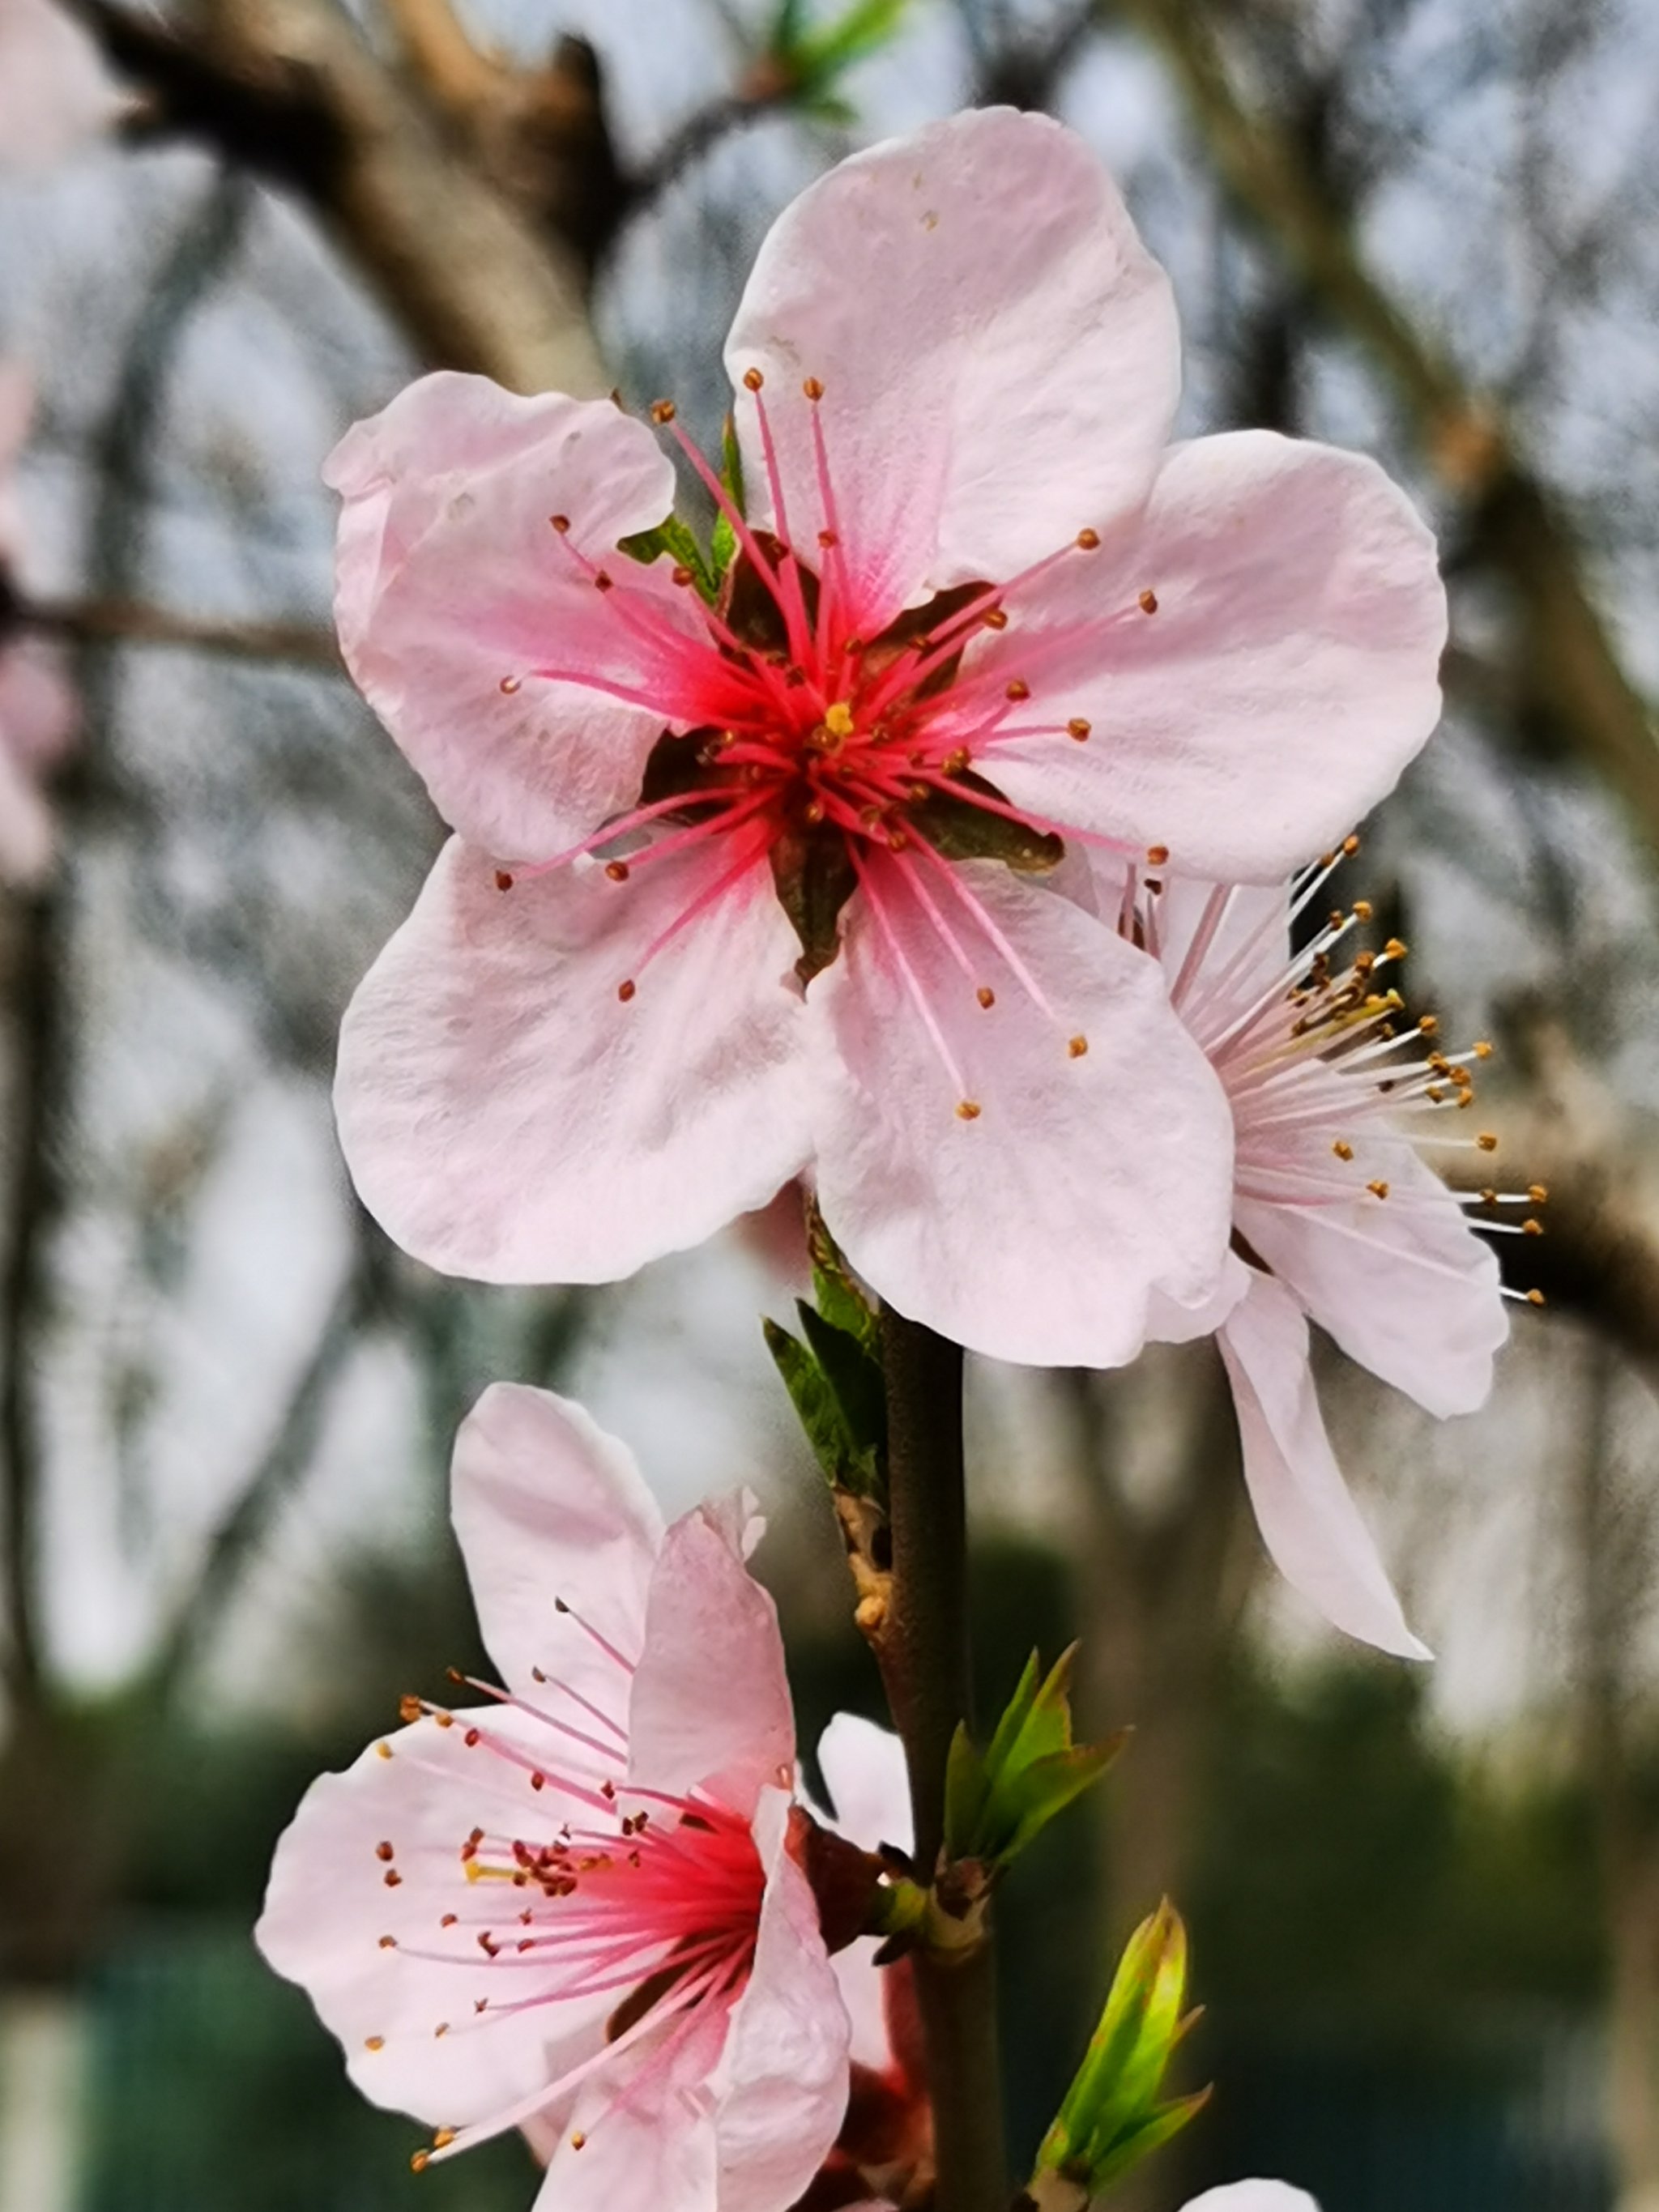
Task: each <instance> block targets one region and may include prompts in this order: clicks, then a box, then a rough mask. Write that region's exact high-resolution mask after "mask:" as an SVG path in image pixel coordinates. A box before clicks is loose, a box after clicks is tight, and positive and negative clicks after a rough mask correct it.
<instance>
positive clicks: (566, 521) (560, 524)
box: [547, 514, 570, 538]
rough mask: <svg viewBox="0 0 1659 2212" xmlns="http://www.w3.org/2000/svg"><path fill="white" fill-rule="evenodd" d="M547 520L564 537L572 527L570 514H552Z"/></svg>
mask: <svg viewBox="0 0 1659 2212" xmlns="http://www.w3.org/2000/svg"><path fill="white" fill-rule="evenodd" d="M547 520H548V521H549V523H550V526H552V528H553V529H555V530H556V531H557V532H558V533H559V535H560V537H561V538H562V537H564V536H565V534H566V533H567V532H568V530H569V528H570V517H569V516H568V514H550V515H549V516H548V518H547Z"/></svg>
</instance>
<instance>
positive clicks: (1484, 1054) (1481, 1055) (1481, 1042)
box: [1474, 1037, 1492, 1060]
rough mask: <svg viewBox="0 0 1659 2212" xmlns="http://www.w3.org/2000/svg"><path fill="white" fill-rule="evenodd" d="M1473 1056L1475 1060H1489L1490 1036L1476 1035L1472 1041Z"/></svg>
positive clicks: (1490, 1050) (1490, 1049)
mask: <svg viewBox="0 0 1659 2212" xmlns="http://www.w3.org/2000/svg"><path fill="white" fill-rule="evenodd" d="M1474 1056H1475V1058H1476V1059H1477V1060H1490V1059H1491V1058H1492V1039H1491V1038H1490V1037H1476V1039H1475V1041H1474Z"/></svg>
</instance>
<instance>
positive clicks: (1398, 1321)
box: [1238, 1135, 1509, 1419]
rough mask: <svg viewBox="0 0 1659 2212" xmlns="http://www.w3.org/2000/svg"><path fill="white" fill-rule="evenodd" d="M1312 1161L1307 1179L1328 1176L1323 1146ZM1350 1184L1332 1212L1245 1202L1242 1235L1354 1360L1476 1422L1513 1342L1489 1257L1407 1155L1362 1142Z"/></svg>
mask: <svg viewBox="0 0 1659 2212" xmlns="http://www.w3.org/2000/svg"><path fill="white" fill-rule="evenodd" d="M1305 1149H1306V1151H1307V1152H1308V1154H1309V1172H1310V1176H1312V1175H1314V1174H1316V1173H1319V1174H1324V1173H1327V1172H1328V1167H1329V1146H1328V1144H1327V1143H1325V1142H1324V1141H1323V1139H1312V1140H1309V1141H1308V1143H1307V1145H1306V1147H1305ZM1353 1173H1354V1179H1355V1186H1356V1188H1355V1195H1354V1196H1353V1197H1352V1199H1349V1200H1344V1201H1340V1202H1337V1203H1333V1204H1325V1205H1310V1206H1269V1205H1265V1204H1262V1203H1261V1202H1259V1201H1256V1200H1240V1202H1239V1206H1238V1226H1239V1229H1240V1231H1241V1232H1242V1233H1243V1236H1244V1237H1247V1238H1248V1239H1249V1243H1250V1244H1251V1245H1252V1247H1253V1248H1254V1249H1255V1251H1257V1252H1258V1253H1260V1255H1261V1257H1262V1259H1263V1260H1265V1261H1267V1265H1268V1266H1269V1267H1271V1268H1272V1269H1273V1273H1274V1274H1275V1275H1277V1276H1279V1278H1280V1279H1281V1280H1282V1281H1283V1282H1284V1283H1285V1285H1286V1286H1287V1287H1288V1288H1289V1289H1290V1290H1291V1291H1294V1292H1295V1294H1296V1297H1297V1299H1298V1300H1299V1301H1300V1303H1301V1304H1303V1305H1304V1307H1305V1308H1306V1309H1307V1310H1308V1312H1309V1313H1310V1314H1311V1315H1312V1316H1313V1318H1314V1319H1315V1320H1316V1322H1318V1323H1319V1325H1320V1327H1321V1328H1322V1329H1324V1330H1325V1332H1326V1333H1327V1334H1328V1335H1329V1336H1332V1337H1334V1339H1335V1340H1336V1342H1337V1343H1338V1344H1340V1346H1341V1347H1342V1349H1343V1351H1344V1352H1346V1353H1347V1355H1348V1357H1349V1358H1350V1359H1357V1360H1358V1362H1359V1364H1360V1365H1361V1366H1362V1367H1369V1368H1370V1371H1371V1373H1372V1374H1373V1375H1378V1376H1381V1377H1382V1378H1383V1381H1384V1382H1385V1383H1392V1384H1393V1385H1394V1387H1395V1389H1396V1390H1403V1391H1404V1392H1405V1393H1406V1395H1407V1396H1408V1397H1411V1398H1414V1399H1415V1400H1416V1401H1417V1402H1418V1404H1419V1406H1421V1407H1423V1408H1424V1409H1425V1412H1428V1413H1434V1414H1436V1415H1437V1416H1438V1417H1439V1418H1441V1419H1445V1418H1446V1417H1447V1416H1448V1415H1449V1414H1452V1413H1473V1412H1474V1409H1475V1407H1477V1406H1480V1405H1484V1404H1485V1402H1486V1397H1487V1395H1488V1393H1489V1392H1490V1391H1491V1389H1492V1358H1493V1355H1494V1354H1495V1353H1496V1352H1497V1351H1498V1346H1500V1345H1501V1344H1503V1342H1504V1340H1505V1339H1506V1337H1507V1336H1508V1334H1509V1319H1508V1316H1507V1315H1506V1314H1505V1312H1504V1300H1503V1297H1502V1294H1501V1292H1500V1291H1499V1289H1498V1262H1497V1261H1496V1260H1495V1259H1494V1258H1493V1256H1492V1250H1491V1248H1490V1246H1488V1245H1486V1244H1485V1243H1482V1241H1481V1239H1480V1237H1479V1236H1478V1235H1477V1234H1476V1233H1475V1231H1474V1229H1473V1228H1472V1227H1471V1226H1470V1224H1469V1220H1468V1215H1467V1213H1466V1212H1465V1209H1464V1208H1463V1207H1462V1206H1460V1205H1459V1203H1458V1201H1457V1200H1456V1199H1455V1198H1454V1197H1453V1195H1452V1194H1451V1193H1450V1192H1449V1190H1448V1189H1447V1188H1446V1187H1445V1185H1444V1184H1443V1182H1441V1181H1440V1178H1439V1177H1438V1176H1437V1175H1434V1174H1433V1173H1431V1170H1429V1169H1428V1168H1426V1167H1425V1165H1424V1164H1423V1163H1422V1162H1421V1161H1420V1160H1419V1158H1418V1157H1417V1154H1416V1152H1414V1151H1413V1148H1412V1147H1411V1146H1409V1145H1407V1144H1405V1143H1403V1142H1401V1141H1398V1140H1395V1139H1370V1140H1367V1139H1364V1137H1363V1135H1362V1136H1361V1137H1360V1138H1359V1139H1357V1152H1356V1158H1355V1162H1354V1168H1353ZM1373 1179H1375V1180H1376V1181H1379V1182H1384V1183H1386V1184H1387V1186H1388V1190H1389V1195H1388V1197H1387V1198H1385V1199H1378V1198H1376V1197H1375V1196H1374V1195H1373V1194H1371V1193H1370V1191H1369V1190H1368V1189H1366V1188H1364V1184H1365V1183H1366V1182H1370V1181H1371V1180H1373Z"/></svg>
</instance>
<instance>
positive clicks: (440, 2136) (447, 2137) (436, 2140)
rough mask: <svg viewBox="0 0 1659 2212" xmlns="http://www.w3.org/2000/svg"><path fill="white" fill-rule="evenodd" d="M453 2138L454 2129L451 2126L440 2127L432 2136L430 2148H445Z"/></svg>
mask: <svg viewBox="0 0 1659 2212" xmlns="http://www.w3.org/2000/svg"><path fill="white" fill-rule="evenodd" d="M454 2140H455V2130H454V2129H453V2128H440V2129H439V2130H438V2132H437V2134H436V2135H435V2136H433V2138H432V2148H433V2149H434V2150H447V2149H448V2148H449V2146H450V2145H451V2143H453V2142H454Z"/></svg>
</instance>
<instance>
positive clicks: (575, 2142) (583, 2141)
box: [570, 2128, 587, 2150]
mask: <svg viewBox="0 0 1659 2212" xmlns="http://www.w3.org/2000/svg"><path fill="white" fill-rule="evenodd" d="M570 2148H571V2149H572V2150H586V2148H587V2137H586V2136H585V2135H584V2134H583V2133H582V2131H581V2130H580V2128H578V2129H577V2130H576V2132H575V2133H574V2135H573V2136H571V2138H570Z"/></svg>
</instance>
